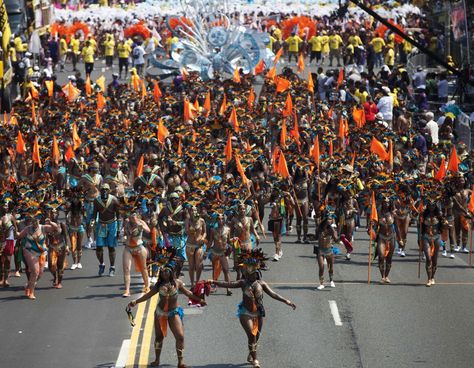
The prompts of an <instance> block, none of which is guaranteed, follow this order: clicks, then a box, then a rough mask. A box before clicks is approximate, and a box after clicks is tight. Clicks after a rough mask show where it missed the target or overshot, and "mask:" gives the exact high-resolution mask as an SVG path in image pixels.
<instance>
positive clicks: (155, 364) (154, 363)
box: [149, 360, 160, 367]
mask: <svg viewBox="0 0 474 368" xmlns="http://www.w3.org/2000/svg"><path fill="white" fill-rule="evenodd" d="M149 365H150V367H159V366H160V361H156V360H155V361H154V362H151V363H150V364H149Z"/></svg>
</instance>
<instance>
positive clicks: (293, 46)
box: [285, 36, 303, 52]
mask: <svg viewBox="0 0 474 368" xmlns="http://www.w3.org/2000/svg"><path fill="white" fill-rule="evenodd" d="M285 42H286V43H287V45H288V51H290V52H298V51H299V50H300V44H301V42H303V40H302V39H301V38H299V37H298V36H290V37H288V38H287V39H286V40H285Z"/></svg>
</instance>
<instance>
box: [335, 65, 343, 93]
mask: <svg viewBox="0 0 474 368" xmlns="http://www.w3.org/2000/svg"><path fill="white" fill-rule="evenodd" d="M342 82H344V68H341V69H339V75H338V76H337V86H336V90H337V89H338V88H339V86H340V85H341V84H342Z"/></svg>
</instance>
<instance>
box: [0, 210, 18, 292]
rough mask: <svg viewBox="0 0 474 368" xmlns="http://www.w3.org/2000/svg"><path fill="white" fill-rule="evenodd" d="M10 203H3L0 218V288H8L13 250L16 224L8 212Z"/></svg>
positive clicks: (11, 214) (13, 217)
mask: <svg viewBox="0 0 474 368" xmlns="http://www.w3.org/2000/svg"><path fill="white" fill-rule="evenodd" d="M11 204H12V202H10V201H5V204H4V205H3V210H4V211H3V215H2V217H1V218H0V286H2V285H3V287H9V286H10V284H9V283H8V273H9V272H10V258H11V256H12V255H13V254H14V250H15V233H16V231H17V224H16V220H15V216H14V215H13V213H12V212H11V211H10V209H11V207H12V206H11Z"/></svg>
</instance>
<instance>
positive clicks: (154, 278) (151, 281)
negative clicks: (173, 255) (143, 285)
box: [150, 277, 158, 284]
mask: <svg viewBox="0 0 474 368" xmlns="http://www.w3.org/2000/svg"><path fill="white" fill-rule="evenodd" d="M157 281H158V277H151V278H150V283H152V284H156V282H157Z"/></svg>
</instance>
